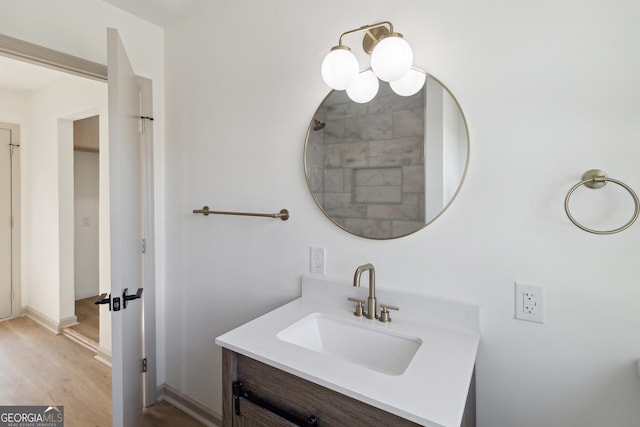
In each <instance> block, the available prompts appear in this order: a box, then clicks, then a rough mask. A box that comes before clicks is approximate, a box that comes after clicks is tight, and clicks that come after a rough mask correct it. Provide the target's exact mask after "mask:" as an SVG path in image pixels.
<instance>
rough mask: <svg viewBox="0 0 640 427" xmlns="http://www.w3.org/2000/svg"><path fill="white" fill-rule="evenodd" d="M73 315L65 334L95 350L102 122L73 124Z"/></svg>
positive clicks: (93, 118) (97, 337)
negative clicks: (73, 321) (74, 318)
mask: <svg viewBox="0 0 640 427" xmlns="http://www.w3.org/2000/svg"><path fill="white" fill-rule="evenodd" d="M73 204H74V207H73V213H74V215H73V216H74V230H73V233H74V234H73V235H74V256H73V265H74V280H73V282H74V308H75V310H74V313H75V316H76V320H77V322H78V323H77V324H76V325H73V326H71V327H69V328H65V329H63V333H64V334H66V335H69V336H71V337H72V338H74V339H76V340H79V341H81V342H82V343H83V344H85V345H87V346H89V347H91V348H92V349H94V350H96V351H97V349H98V347H99V341H100V310H99V307H98V306H97V305H96V304H94V302H95V300H96V299H97V297H98V295H99V294H100V283H99V282H100V268H99V264H100V262H99V261H100V243H99V242H100V233H99V227H98V225H99V218H100V120H99V116H98V115H95V116H91V117H87V118H83V119H79V120H74V121H73Z"/></svg>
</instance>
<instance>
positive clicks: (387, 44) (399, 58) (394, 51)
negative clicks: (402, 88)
mask: <svg viewBox="0 0 640 427" xmlns="http://www.w3.org/2000/svg"><path fill="white" fill-rule="evenodd" d="M412 64H413V51H412V50H411V46H409V43H407V42H406V41H405V40H404V39H403V38H402V35H400V34H398V33H392V34H391V35H390V36H387V37H385V38H383V39H382V40H380V41H379V42H378V44H377V45H376V47H375V48H374V49H373V52H372V53H371V69H372V70H373V72H374V73H375V74H376V76H378V78H379V79H380V80H383V81H385V82H392V81H395V80H400V78H402V77H403V76H404V75H405V74H406V73H407V72H408V71H409V69H410V68H411V65H412Z"/></svg>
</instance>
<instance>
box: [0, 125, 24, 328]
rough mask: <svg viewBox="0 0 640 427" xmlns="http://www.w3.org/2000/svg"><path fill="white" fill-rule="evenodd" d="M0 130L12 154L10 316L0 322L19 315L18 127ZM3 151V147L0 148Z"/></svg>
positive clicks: (8, 126) (10, 160)
mask: <svg viewBox="0 0 640 427" xmlns="http://www.w3.org/2000/svg"><path fill="white" fill-rule="evenodd" d="M0 128H2V129H7V130H8V131H9V134H10V135H9V144H11V145H12V148H13V150H12V152H10V154H9V163H10V165H9V167H10V169H11V184H10V185H11V206H10V209H11V212H10V213H11V218H12V224H11V278H10V280H11V290H12V301H11V315H10V316H9V317H7V318H5V319H2V320H9V319H13V318H14V317H16V316H18V315H19V314H20V312H21V311H22V310H21V305H20V284H21V283H22V282H21V280H20V234H21V233H20V224H21V221H20V125H17V124H13V123H0ZM2 149H4V147H2Z"/></svg>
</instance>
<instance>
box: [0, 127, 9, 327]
mask: <svg viewBox="0 0 640 427" xmlns="http://www.w3.org/2000/svg"><path fill="white" fill-rule="evenodd" d="M10 143H11V130H9V129H4V128H0V319H5V318H7V317H11V148H12V147H11V146H10V145H9V144H10Z"/></svg>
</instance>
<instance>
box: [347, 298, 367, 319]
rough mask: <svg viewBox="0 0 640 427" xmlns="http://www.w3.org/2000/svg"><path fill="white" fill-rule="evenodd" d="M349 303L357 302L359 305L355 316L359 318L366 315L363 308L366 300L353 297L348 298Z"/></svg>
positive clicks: (354, 313)
mask: <svg viewBox="0 0 640 427" xmlns="http://www.w3.org/2000/svg"><path fill="white" fill-rule="evenodd" d="M347 299H348V300H349V301H352V302H355V303H357V304H358V305H357V306H356V311H354V312H353V315H354V316H358V317H362V315H363V314H364V310H363V306H362V304H364V300H363V299H359V298H353V297H349V298H347Z"/></svg>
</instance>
